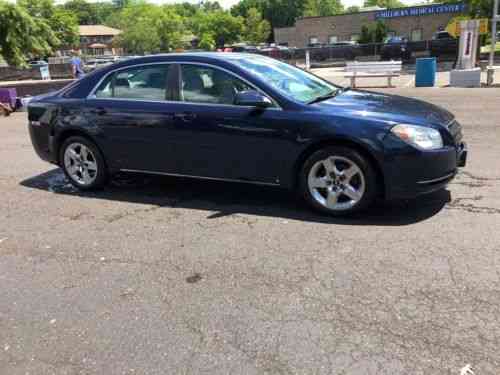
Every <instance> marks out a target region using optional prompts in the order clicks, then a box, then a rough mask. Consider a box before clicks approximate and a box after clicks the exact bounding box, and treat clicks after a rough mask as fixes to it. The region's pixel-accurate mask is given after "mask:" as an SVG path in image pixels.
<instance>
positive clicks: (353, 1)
mask: <svg viewBox="0 0 500 375" xmlns="http://www.w3.org/2000/svg"><path fill="white" fill-rule="evenodd" d="M7 1H12V2H15V0H7ZM88 1H90V2H96V1H103V0H88ZM104 1H105V0H104ZM147 1H148V2H151V3H155V4H173V3H182V2H184V1H186V2H188V3H193V4H196V3H199V0H147ZM401 1H402V2H403V3H404V4H405V5H412V4H415V3H417V2H418V1H417V0H401ZM64 2H65V0H56V3H64ZM218 2H219V4H220V5H221V6H222V7H223V8H224V9H229V8H231V7H232V6H233V5H234V4H237V3H238V2H239V0H218ZM341 2H342V4H344V7H346V8H347V7H350V6H351V5H357V6H362V5H363V3H364V0H341Z"/></svg>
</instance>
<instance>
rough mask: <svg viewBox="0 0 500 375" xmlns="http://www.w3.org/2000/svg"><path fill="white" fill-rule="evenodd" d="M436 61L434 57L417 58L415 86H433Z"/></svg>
mask: <svg viewBox="0 0 500 375" xmlns="http://www.w3.org/2000/svg"><path fill="white" fill-rule="evenodd" d="M436 69H437V63H436V58H435V57H429V58H422V59H417V69H416V70H417V71H416V73H415V87H434V85H435V84H436Z"/></svg>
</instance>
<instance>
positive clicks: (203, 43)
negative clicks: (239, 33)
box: [198, 33, 215, 51]
mask: <svg viewBox="0 0 500 375" xmlns="http://www.w3.org/2000/svg"><path fill="white" fill-rule="evenodd" d="M198 48H201V49H204V50H207V51H212V50H213V49H214V48H215V40H214V37H213V35H211V34H209V33H205V34H203V35H202V36H201V37H200V42H199V43H198Z"/></svg>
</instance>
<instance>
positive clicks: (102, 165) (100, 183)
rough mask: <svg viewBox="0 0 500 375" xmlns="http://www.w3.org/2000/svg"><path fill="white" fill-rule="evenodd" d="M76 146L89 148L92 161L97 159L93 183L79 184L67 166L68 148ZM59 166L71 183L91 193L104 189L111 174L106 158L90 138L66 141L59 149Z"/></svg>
mask: <svg viewBox="0 0 500 375" xmlns="http://www.w3.org/2000/svg"><path fill="white" fill-rule="evenodd" d="M75 144H81V145H84V146H85V147H87V148H88V149H89V150H90V151H91V155H92V159H95V164H96V165H97V172H96V173H95V175H94V176H95V177H93V180H92V182H91V183H88V184H84V183H80V182H78V181H77V180H76V179H75V178H74V177H73V176H72V175H71V173H70V172H69V171H68V169H67V166H66V164H65V153H66V150H67V149H68V147H70V146H71V145H75ZM59 165H60V167H61V168H62V170H63V171H64V174H65V175H66V178H67V179H68V180H69V182H70V183H71V184H72V185H73V186H75V187H76V188H77V189H79V190H82V191H91V190H98V189H102V188H103V187H104V186H105V185H106V183H107V182H108V176H109V172H108V167H107V165H106V162H105V160H104V156H103V155H102V153H101V151H100V150H99V148H98V147H97V146H96V145H95V143H94V142H92V141H91V140H89V139H88V138H85V137H81V136H73V137H69V138H68V139H66V140H65V141H64V142H63V144H62V145H61V147H60V149H59Z"/></svg>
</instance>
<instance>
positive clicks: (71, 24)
mask: <svg viewBox="0 0 500 375" xmlns="http://www.w3.org/2000/svg"><path fill="white" fill-rule="evenodd" d="M17 4H18V5H19V6H20V7H21V8H23V9H25V10H26V12H27V13H28V14H29V15H30V16H31V17H34V19H35V22H37V23H40V22H45V23H46V24H47V25H48V26H49V27H50V29H51V30H52V31H53V32H54V34H55V36H56V39H50V40H48V42H49V43H51V47H52V48H53V49H57V48H59V47H61V46H73V45H75V44H76V43H77V42H78V21H77V18H76V17H75V16H74V15H73V14H72V13H70V12H68V11H67V10H65V9H64V8H61V7H57V6H55V5H54V1H53V0H18V1H17ZM54 42H55V43H56V44H52V43H54Z"/></svg>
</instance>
